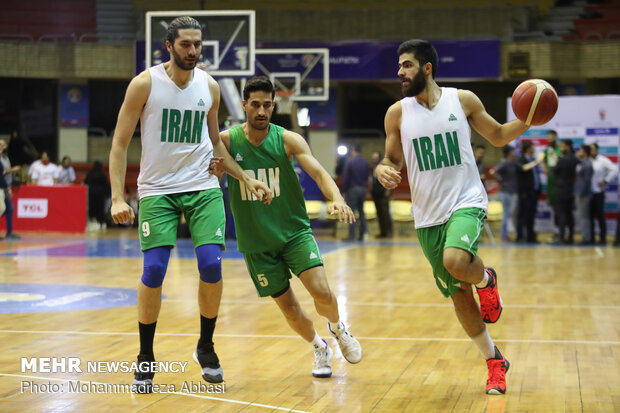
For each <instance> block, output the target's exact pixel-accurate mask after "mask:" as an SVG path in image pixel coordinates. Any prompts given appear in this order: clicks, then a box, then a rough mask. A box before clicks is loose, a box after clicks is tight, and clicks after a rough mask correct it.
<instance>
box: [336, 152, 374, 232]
mask: <svg viewBox="0 0 620 413" xmlns="http://www.w3.org/2000/svg"><path fill="white" fill-rule="evenodd" d="M361 152H362V148H361V146H360V145H359V144H355V145H353V148H352V151H351V156H350V157H349V158H348V159H347V160H346V162H345V164H344V170H343V172H342V185H341V188H340V190H341V191H342V193H343V194H344V196H345V199H346V201H347V204H348V205H349V206H350V207H351V209H352V210H353V212H355V211H358V213H359V219H358V220H357V222H358V223H359V226H360V233H359V238H358V239H359V240H360V241H361V240H363V239H364V238H366V237H367V236H368V224H367V223H366V216H365V215H364V201H365V200H366V188H367V185H368V177H369V175H370V173H369V169H370V166H369V165H368V162H366V160H365V159H364V158H362V155H361ZM356 226H357V225H355V224H351V225H350V226H349V237H348V238H347V240H348V241H353V240H355V228H356Z"/></svg>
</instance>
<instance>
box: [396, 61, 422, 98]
mask: <svg viewBox="0 0 620 413" xmlns="http://www.w3.org/2000/svg"><path fill="white" fill-rule="evenodd" d="M405 79H406V80H408V81H409V84H408V85H405V84H403V85H402V90H403V95H404V96H406V97H413V96H418V95H419V94H420V93H422V91H423V90H424V88H426V77H424V72H422V66H420V69H419V70H418V72H417V73H416V74H415V75H414V76H413V79H411V78H405Z"/></svg>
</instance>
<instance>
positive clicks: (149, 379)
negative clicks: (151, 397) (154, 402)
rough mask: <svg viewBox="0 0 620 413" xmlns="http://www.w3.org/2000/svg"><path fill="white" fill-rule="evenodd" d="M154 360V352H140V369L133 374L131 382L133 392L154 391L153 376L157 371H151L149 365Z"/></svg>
mask: <svg viewBox="0 0 620 413" xmlns="http://www.w3.org/2000/svg"><path fill="white" fill-rule="evenodd" d="M152 361H155V357H154V356H153V355H152V354H138V371H136V372H135V373H134V374H133V383H131V391H132V392H133V393H140V394H146V393H153V376H155V373H153V372H152V371H151V366H150V365H149V363H150V362H152Z"/></svg>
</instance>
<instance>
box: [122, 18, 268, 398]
mask: <svg viewBox="0 0 620 413" xmlns="http://www.w3.org/2000/svg"><path fill="white" fill-rule="evenodd" d="M201 45H202V31H201V26H200V23H198V21H196V20H195V19H193V18H191V17H178V18H176V19H174V20H173V21H172V22H171V23H170V25H169V26H168V32H167V35H166V48H167V49H168V52H169V53H170V56H171V58H170V60H169V61H168V62H166V63H163V64H161V65H158V66H154V67H151V68H149V69H147V70H145V71H144V72H142V73H140V74H139V75H138V76H136V77H135V78H134V79H133V80H132V81H131V83H130V84H129V87H128V88H127V94H126V95H125V101H124V102H123V105H122V106H121V110H120V113H119V115H118V123H117V125H116V129H115V132H114V138H113V141H112V148H111V151H110V181H111V186H112V211H111V213H112V218H113V219H114V222H116V223H123V222H127V221H131V222H133V220H134V213H133V210H132V209H131V207H130V206H129V205H128V204H127V203H126V202H125V200H124V196H123V193H124V186H125V173H126V167H127V147H128V145H129V141H130V140H131V137H132V136H133V132H134V130H135V127H136V123H137V122H138V119H140V122H141V133H142V158H141V161H140V175H139V177H138V194H139V196H140V213H139V215H140V216H139V220H140V244H141V248H142V251H143V252H144V270H143V273H142V278H141V282H140V283H139V286H138V327H139V332H140V353H139V354H138V366H139V371H136V372H135V374H134V381H133V391H135V392H138V393H150V392H152V391H153V376H154V371H152V370H151V369H149V368H148V366H151V363H149V362H151V361H154V360H155V356H154V352H153V339H154V336H155V326H156V323H157V317H158V315H159V310H160V307H161V286H162V284H163V280H164V276H165V274H166V270H167V267H168V260H169V258H170V250H171V249H172V248H173V247H174V244H175V241H176V233H177V224H178V222H179V217H180V214H181V213H183V214H184V216H185V219H186V221H187V223H188V225H189V227H190V232H191V235H192V241H193V243H194V247H195V248H196V257H197V259H198V272H199V274H200V281H199V287H198V305H199V308H200V339H199V340H198V345H197V347H196V350H195V352H194V356H193V358H194V360H195V361H196V362H197V363H198V364H200V366H201V368H202V377H203V378H204V379H205V380H206V381H208V382H211V383H217V382H221V381H223V380H224V373H223V370H222V368H221V366H220V364H219V359H218V357H217V355H216V353H215V349H214V346H213V331H214V329H215V322H216V319H217V314H218V309H219V305H220V299H221V296H222V275H221V272H222V267H221V258H222V257H221V248H222V246H223V245H224V239H225V238H224V229H225V216H224V205H223V202H222V192H221V190H220V186H219V183H218V179H217V177H216V176H214V175H213V174H212V173H211V171H210V165H211V162H214V164H213V165H216V164H217V163H219V162H222V169H224V170H225V171H226V172H228V173H229V174H230V175H232V176H234V177H235V178H237V179H239V180H241V181H242V182H244V183H245V185H246V186H247V187H248V188H249V189H250V191H251V192H252V193H254V194H255V195H256V196H257V197H258V198H259V199H262V197H263V195H264V194H266V200H265V202H267V203H269V202H271V191H270V189H269V187H268V186H267V185H266V184H264V183H262V182H260V181H257V180H254V179H250V177H249V176H248V175H247V174H246V173H245V172H243V170H242V169H241V167H240V166H239V165H238V164H237V163H236V162H235V161H234V160H233V159H232V158H231V156H230V155H229V154H228V152H227V151H226V147H225V146H224V144H223V143H222V142H221V141H220V137H219V128H218V108H219V100H220V90H219V86H218V84H217V82H216V81H215V80H214V79H213V78H212V77H211V76H209V75H208V74H207V73H205V72H204V71H202V70H200V69H197V68H196V67H195V66H196V62H197V61H198V57H199V56H200V50H201ZM214 155H215V156H216V157H214Z"/></svg>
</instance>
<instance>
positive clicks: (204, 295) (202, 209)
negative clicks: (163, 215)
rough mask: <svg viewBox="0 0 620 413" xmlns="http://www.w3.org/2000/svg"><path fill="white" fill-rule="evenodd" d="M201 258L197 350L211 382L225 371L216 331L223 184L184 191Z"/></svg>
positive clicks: (220, 283)
mask: <svg viewBox="0 0 620 413" xmlns="http://www.w3.org/2000/svg"><path fill="white" fill-rule="evenodd" d="M181 200H182V203H183V208H184V215H185V219H186V221H187V223H188V226H189V229H190V233H191V235H192V240H193V242H194V246H195V247H196V258H197V261H198V273H199V274H200V280H199V282H198V306H199V308H200V338H199V339H198V344H197V346H196V351H195V352H194V354H193V358H194V361H196V363H198V364H199V365H200V367H201V369H202V377H203V379H205V380H206V381H207V382H209V383H220V382H222V381H223V380H224V371H223V370H222V367H221V365H220V362H219V358H218V357H217V354H216V353H215V348H214V343H213V333H214V331H215V324H216V321H217V314H218V311H219V307H220V301H221V299H222V288H223V281H222V248H223V246H224V231H225V226H226V222H225V212H224V204H223V201H222V192H221V190H220V189H219V188H214V189H209V190H204V191H200V192H193V193H187V194H183V195H182V197H181Z"/></svg>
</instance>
